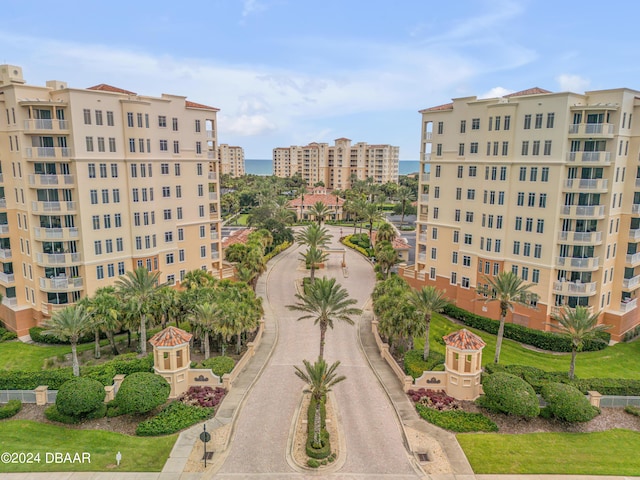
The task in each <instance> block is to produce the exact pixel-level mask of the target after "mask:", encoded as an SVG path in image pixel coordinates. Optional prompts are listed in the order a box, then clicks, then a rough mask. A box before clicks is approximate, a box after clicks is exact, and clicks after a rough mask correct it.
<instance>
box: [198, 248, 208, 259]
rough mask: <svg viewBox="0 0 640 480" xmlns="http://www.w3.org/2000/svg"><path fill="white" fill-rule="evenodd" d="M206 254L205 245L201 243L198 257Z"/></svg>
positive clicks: (203, 256)
mask: <svg viewBox="0 0 640 480" xmlns="http://www.w3.org/2000/svg"><path fill="white" fill-rule="evenodd" d="M206 256H207V247H205V246H204V245H202V246H201V247H200V258H206Z"/></svg>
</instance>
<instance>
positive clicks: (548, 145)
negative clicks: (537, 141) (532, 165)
mask: <svg viewBox="0 0 640 480" xmlns="http://www.w3.org/2000/svg"><path fill="white" fill-rule="evenodd" d="M544 155H551V140H545V141H544Z"/></svg>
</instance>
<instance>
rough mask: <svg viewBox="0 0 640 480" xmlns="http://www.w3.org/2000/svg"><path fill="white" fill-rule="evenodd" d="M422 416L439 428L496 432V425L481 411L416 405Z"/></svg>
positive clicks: (458, 430) (456, 430) (455, 430)
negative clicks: (443, 409) (471, 411)
mask: <svg viewBox="0 0 640 480" xmlns="http://www.w3.org/2000/svg"><path fill="white" fill-rule="evenodd" d="M416 409H417V410H418V413H419V414H420V416H421V417H422V418H424V419H425V420H426V421H427V422H429V423H432V424H434V425H436V426H438V427H440V428H444V429H446V430H450V431H452V432H459V433H462V432H497V431H498V426H497V425H496V424H495V423H494V422H493V421H492V420H491V419H489V418H488V417H485V416H484V415H482V414H481V413H469V412H465V411H464V410H445V411H440V410H436V409H433V408H429V407H427V406H425V405H420V404H417V405H416Z"/></svg>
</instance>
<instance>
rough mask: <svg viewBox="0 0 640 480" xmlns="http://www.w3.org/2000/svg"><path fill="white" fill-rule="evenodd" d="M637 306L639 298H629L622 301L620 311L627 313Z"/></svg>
mask: <svg viewBox="0 0 640 480" xmlns="http://www.w3.org/2000/svg"><path fill="white" fill-rule="evenodd" d="M637 306H638V299H637V298H634V299H633V300H629V301H622V302H620V311H621V312H622V313H627V312H630V311H631V310H633V309H634V308H636V307H637Z"/></svg>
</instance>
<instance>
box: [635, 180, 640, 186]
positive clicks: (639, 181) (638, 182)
mask: <svg viewBox="0 0 640 480" xmlns="http://www.w3.org/2000/svg"><path fill="white" fill-rule="evenodd" d="M636 187H638V188H640V178H636Z"/></svg>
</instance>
